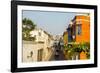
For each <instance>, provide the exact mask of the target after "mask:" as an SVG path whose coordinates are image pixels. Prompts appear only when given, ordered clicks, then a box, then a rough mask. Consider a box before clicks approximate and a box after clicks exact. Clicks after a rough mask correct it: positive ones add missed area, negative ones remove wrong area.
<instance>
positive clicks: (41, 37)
mask: <svg viewBox="0 0 100 73" xmlns="http://www.w3.org/2000/svg"><path fill="white" fill-rule="evenodd" d="M30 34H31V37H35V41H23V62H33V61H47V60H49V59H50V56H51V53H52V42H53V38H52V36H51V35H50V34H48V33H47V32H46V31H44V30H42V29H41V28H36V29H34V30H33V31H31V32H30Z"/></svg>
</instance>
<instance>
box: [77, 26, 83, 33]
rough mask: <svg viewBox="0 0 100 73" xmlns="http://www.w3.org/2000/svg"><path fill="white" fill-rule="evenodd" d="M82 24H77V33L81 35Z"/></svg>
mask: <svg viewBox="0 0 100 73" xmlns="http://www.w3.org/2000/svg"><path fill="white" fill-rule="evenodd" d="M81 31H82V30H81V25H77V26H76V35H80V34H81Z"/></svg>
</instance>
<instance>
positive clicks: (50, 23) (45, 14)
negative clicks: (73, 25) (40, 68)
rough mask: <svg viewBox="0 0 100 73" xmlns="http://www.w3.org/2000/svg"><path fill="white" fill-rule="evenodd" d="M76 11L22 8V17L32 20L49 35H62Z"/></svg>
mask: <svg viewBox="0 0 100 73" xmlns="http://www.w3.org/2000/svg"><path fill="white" fill-rule="evenodd" d="M75 15H76V13H71V12H54V11H52V12H51V11H35V10H33V11H29V10H23V12H22V18H23V19H24V18H28V19H30V20H32V21H33V22H34V23H35V24H36V25H37V27H39V28H42V29H43V30H45V31H47V32H48V33H49V34H51V35H62V34H63V32H64V31H65V30H66V28H67V26H68V25H69V23H70V21H71V20H72V19H73V18H74V17H75Z"/></svg>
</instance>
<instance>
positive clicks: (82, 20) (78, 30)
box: [67, 14, 90, 43]
mask: <svg viewBox="0 0 100 73" xmlns="http://www.w3.org/2000/svg"><path fill="white" fill-rule="evenodd" d="M67 31H68V41H69V42H71V41H75V42H78V43H81V42H90V16H89V15H88V14H79V15H76V16H75V17H74V18H73V19H72V21H71V23H70V24H69V26H68V28H67Z"/></svg>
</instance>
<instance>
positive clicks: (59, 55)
mask: <svg viewBox="0 0 100 73" xmlns="http://www.w3.org/2000/svg"><path fill="white" fill-rule="evenodd" d="M53 49H54V50H53V51H52V52H53V53H52V56H51V58H50V61H56V60H57V61H58V60H65V57H64V53H63V50H62V49H63V48H62V47H61V45H59V44H56V45H54V48H53Z"/></svg>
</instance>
